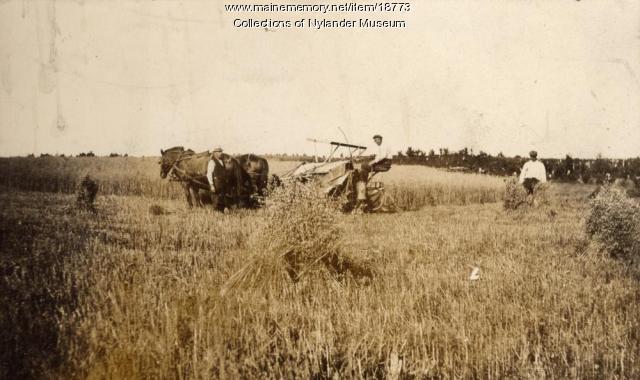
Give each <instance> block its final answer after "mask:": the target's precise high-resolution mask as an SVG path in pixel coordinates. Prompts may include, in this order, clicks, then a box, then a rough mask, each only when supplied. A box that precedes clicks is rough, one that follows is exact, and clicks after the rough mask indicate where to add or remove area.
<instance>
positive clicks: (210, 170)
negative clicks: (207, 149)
mask: <svg viewBox="0 0 640 380" xmlns="http://www.w3.org/2000/svg"><path fill="white" fill-rule="evenodd" d="M216 167H219V168H220V169H224V164H223V162H222V148H220V147H219V146H217V147H215V148H213V153H212V154H211V159H210V160H209V163H208V164H207V179H208V180H209V186H210V188H211V191H212V192H214V193H215V192H216V185H215V182H214V178H213V174H214V171H215V170H216Z"/></svg>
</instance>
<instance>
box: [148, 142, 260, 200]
mask: <svg viewBox="0 0 640 380" xmlns="http://www.w3.org/2000/svg"><path fill="white" fill-rule="evenodd" d="M160 154H161V158H160V162H159V163H160V177H161V178H167V177H169V178H170V179H172V180H174V181H179V182H181V184H182V187H183V188H184V191H185V196H186V198H187V203H188V204H189V207H193V206H196V207H203V206H204V204H207V203H211V204H213V206H214V208H216V209H217V210H220V211H222V210H224V208H225V207H228V206H239V207H246V206H247V205H248V198H249V195H250V194H249V195H248V194H247V193H248V189H250V188H251V180H250V178H249V176H248V174H247V173H246V172H245V171H244V170H243V168H242V166H241V165H240V163H239V162H238V161H237V160H236V159H235V158H233V157H231V156H229V155H227V154H223V156H222V159H221V161H222V164H223V166H222V167H221V166H216V168H215V169H214V172H213V181H214V188H215V191H214V192H211V190H210V185H209V180H208V179H207V176H206V173H207V165H208V164H209V160H210V159H211V155H210V153H209V152H203V153H195V152H194V151H193V150H191V149H187V150H185V149H184V147H181V146H176V147H173V148H169V149H167V150H160ZM249 191H250V190H249Z"/></svg>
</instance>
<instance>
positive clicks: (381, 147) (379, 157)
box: [361, 135, 391, 177]
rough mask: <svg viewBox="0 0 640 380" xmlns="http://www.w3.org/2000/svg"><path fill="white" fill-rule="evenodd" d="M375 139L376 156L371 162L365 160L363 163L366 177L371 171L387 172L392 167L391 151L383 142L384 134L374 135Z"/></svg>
mask: <svg viewBox="0 0 640 380" xmlns="http://www.w3.org/2000/svg"><path fill="white" fill-rule="evenodd" d="M373 141H374V142H375V144H376V145H375V146H374V147H373V152H374V154H375V156H374V157H373V160H371V161H370V162H365V163H363V164H362V165H361V170H362V172H363V173H364V174H365V175H366V177H368V174H369V172H370V171H373V172H385V171H387V170H389V168H391V151H390V150H389V148H388V147H387V145H386V144H383V143H382V136H380V135H374V136H373Z"/></svg>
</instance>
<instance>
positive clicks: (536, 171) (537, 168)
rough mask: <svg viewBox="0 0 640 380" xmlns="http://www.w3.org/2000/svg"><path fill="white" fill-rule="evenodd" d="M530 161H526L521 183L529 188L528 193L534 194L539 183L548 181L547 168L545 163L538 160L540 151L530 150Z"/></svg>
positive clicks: (521, 172)
mask: <svg viewBox="0 0 640 380" xmlns="http://www.w3.org/2000/svg"><path fill="white" fill-rule="evenodd" d="M529 157H530V158H531V159H530V160H529V161H527V162H525V163H524V166H523V167H522V171H520V178H519V179H520V183H521V184H522V186H524V188H525V189H526V190H527V194H528V195H530V194H533V191H534V189H535V187H536V185H537V184H538V183H545V182H547V170H546V169H545V167H544V164H543V163H542V162H540V161H538V152H536V151H535V150H532V151H531V152H529Z"/></svg>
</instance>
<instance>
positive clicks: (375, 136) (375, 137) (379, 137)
mask: <svg viewBox="0 0 640 380" xmlns="http://www.w3.org/2000/svg"><path fill="white" fill-rule="evenodd" d="M381 138H382V136H380V135H373V139H374V140H375V139H381Z"/></svg>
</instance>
